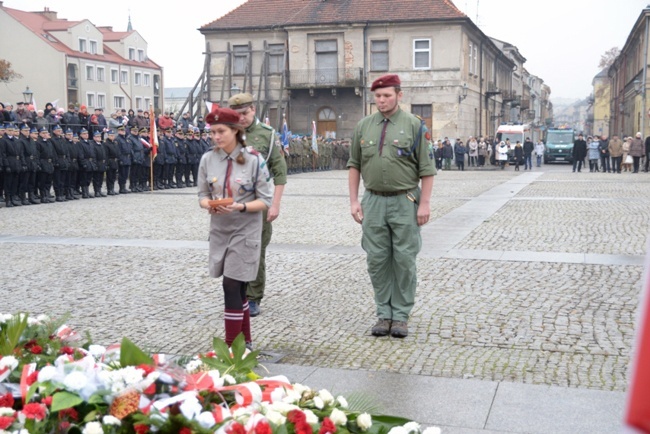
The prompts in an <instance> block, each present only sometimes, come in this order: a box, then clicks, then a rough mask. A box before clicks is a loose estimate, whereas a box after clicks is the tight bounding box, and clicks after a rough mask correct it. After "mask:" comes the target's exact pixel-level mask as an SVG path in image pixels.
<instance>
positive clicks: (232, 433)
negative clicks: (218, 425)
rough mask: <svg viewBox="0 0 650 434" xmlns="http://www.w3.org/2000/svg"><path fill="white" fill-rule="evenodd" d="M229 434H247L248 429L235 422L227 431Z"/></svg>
mask: <svg viewBox="0 0 650 434" xmlns="http://www.w3.org/2000/svg"><path fill="white" fill-rule="evenodd" d="M226 433H228V434H246V428H244V426H243V425H242V424H240V423H238V422H233V423H232V424H231V425H230V426H229V427H228V429H227V430H226Z"/></svg>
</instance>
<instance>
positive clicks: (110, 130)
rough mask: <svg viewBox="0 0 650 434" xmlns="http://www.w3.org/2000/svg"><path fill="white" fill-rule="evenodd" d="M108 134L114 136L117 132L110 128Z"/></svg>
mask: <svg viewBox="0 0 650 434" xmlns="http://www.w3.org/2000/svg"><path fill="white" fill-rule="evenodd" d="M108 134H112V135H115V134H117V131H116V130H115V128H110V129H109V130H108Z"/></svg>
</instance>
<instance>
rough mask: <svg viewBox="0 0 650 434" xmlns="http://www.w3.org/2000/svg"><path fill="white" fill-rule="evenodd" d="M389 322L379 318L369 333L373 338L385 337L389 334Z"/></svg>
mask: <svg viewBox="0 0 650 434" xmlns="http://www.w3.org/2000/svg"><path fill="white" fill-rule="evenodd" d="M391 322H392V321H391V320H389V319H383V318H380V319H379V320H378V321H377V324H375V325H374V326H373V327H372V330H371V333H372V335H373V336H387V335H388V333H390V327H391Z"/></svg>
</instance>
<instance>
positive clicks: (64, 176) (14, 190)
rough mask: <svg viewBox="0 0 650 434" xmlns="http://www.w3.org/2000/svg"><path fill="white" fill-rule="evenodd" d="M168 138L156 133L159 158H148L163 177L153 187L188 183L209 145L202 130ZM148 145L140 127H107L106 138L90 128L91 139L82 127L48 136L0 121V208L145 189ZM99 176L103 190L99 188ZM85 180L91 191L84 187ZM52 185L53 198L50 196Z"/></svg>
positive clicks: (42, 129) (170, 186)
mask: <svg viewBox="0 0 650 434" xmlns="http://www.w3.org/2000/svg"><path fill="white" fill-rule="evenodd" d="M170 136H171V134H170V132H166V133H165V134H164V136H162V135H161V137H160V138H159V143H160V146H159V147H158V153H159V155H160V157H159V158H158V157H157V158H156V159H155V160H154V167H156V166H157V167H159V168H160V169H161V170H160V173H161V174H165V175H167V178H164V179H163V178H161V179H159V184H158V185H159V188H172V187H176V186H181V185H182V186H187V185H192V184H193V183H196V173H198V162H199V161H200V158H201V155H202V154H203V152H205V151H206V150H207V149H210V143H209V140H208V139H207V133H206V134H204V135H203V137H200V134H199V133H198V132H196V131H194V130H192V131H191V132H190V133H185V134H184V133H182V132H178V133H177V134H176V138H174V139H173V140H172V139H171V138H170ZM148 144H149V133H148V131H147V130H146V129H142V130H139V131H138V130H137V129H136V128H133V129H132V130H131V133H130V134H129V135H128V136H127V134H126V131H125V130H124V129H123V128H120V129H118V131H117V134H116V132H115V131H114V130H109V131H108V132H107V138H106V140H102V134H101V132H99V131H96V132H95V133H94V134H93V138H92V140H91V139H90V138H89V132H88V131H87V130H86V129H82V130H80V133H79V135H78V136H77V134H75V133H73V132H72V130H70V129H68V130H66V131H65V133H64V132H63V130H62V129H61V127H59V126H57V127H54V129H53V131H52V134H50V132H49V131H48V130H47V129H46V128H41V130H40V131H39V130H36V129H35V128H33V127H32V128H30V127H29V126H28V125H23V126H21V127H20V128H19V127H17V126H16V125H13V124H8V125H2V124H0V193H3V195H4V198H5V204H6V206H7V207H13V206H21V205H30V204H39V203H51V202H54V201H57V202H64V201H66V200H73V199H79V198H91V197H106V196H107V195H115V194H118V193H128V192H130V191H133V192H141V191H145V189H148V188H149V187H150V186H148V185H147V183H148V180H149V171H150V168H151V157H150V154H151V147H150V145H148ZM118 172H119V176H118ZM190 174H192V175H194V176H193V178H192V181H193V183H191V182H190V181H189V175H190ZM104 177H105V180H106V190H107V193H104V192H103V191H102V185H103V183H104ZM127 180H129V187H130V191H129V190H127V189H126V182H127ZM116 181H118V184H119V187H120V190H119V191H117V192H116V191H115V182H116ZM91 183H92V185H93V190H94V194H93V193H90V191H89V190H90V184H91ZM52 188H53V189H54V194H55V196H51V193H50V192H51V190H52Z"/></svg>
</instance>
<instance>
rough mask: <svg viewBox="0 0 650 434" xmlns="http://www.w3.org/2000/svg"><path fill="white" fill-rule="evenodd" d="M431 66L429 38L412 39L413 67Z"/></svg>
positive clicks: (425, 67) (424, 67)
mask: <svg viewBox="0 0 650 434" xmlns="http://www.w3.org/2000/svg"><path fill="white" fill-rule="evenodd" d="M430 68H431V39H415V40H413V69H430Z"/></svg>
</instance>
